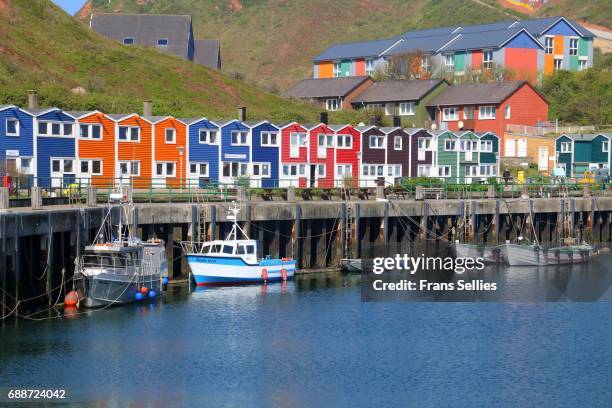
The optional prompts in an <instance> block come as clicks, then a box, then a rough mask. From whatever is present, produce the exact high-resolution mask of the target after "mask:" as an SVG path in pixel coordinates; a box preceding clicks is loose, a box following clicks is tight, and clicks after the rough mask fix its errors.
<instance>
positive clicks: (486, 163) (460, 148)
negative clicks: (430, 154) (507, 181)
mask: <svg viewBox="0 0 612 408" xmlns="http://www.w3.org/2000/svg"><path fill="white" fill-rule="evenodd" d="M435 138H436V141H435V144H436V158H435V162H436V170H435V171H434V174H433V176H435V177H439V178H442V179H444V180H447V181H448V182H451V183H468V184H469V183H474V182H481V181H482V182H485V181H486V180H487V179H488V178H490V177H497V176H498V175H499V138H498V137H497V135H495V134H494V133H491V132H485V133H480V134H479V133H474V132H469V131H468V132H462V133H455V132H450V131H438V132H436V133H435Z"/></svg>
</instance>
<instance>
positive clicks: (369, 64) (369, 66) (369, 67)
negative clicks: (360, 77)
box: [365, 59, 374, 75]
mask: <svg viewBox="0 0 612 408" xmlns="http://www.w3.org/2000/svg"><path fill="white" fill-rule="evenodd" d="M373 73H374V60H371V59H367V60H366V61H365V74H366V75H372V74H373Z"/></svg>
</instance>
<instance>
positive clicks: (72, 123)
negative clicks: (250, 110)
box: [0, 105, 500, 188]
mask: <svg viewBox="0 0 612 408" xmlns="http://www.w3.org/2000/svg"><path fill="white" fill-rule="evenodd" d="M145 110H147V107H145ZM447 139H448V141H447ZM0 141H1V145H2V148H1V150H0V160H1V162H2V163H3V164H4V169H5V173H6V174H10V175H23V176H30V177H31V178H33V179H34V182H35V183H36V184H38V185H40V186H50V187H59V186H62V185H66V184H67V183H68V184H69V183H71V182H72V181H73V180H76V179H78V180H79V182H81V183H92V184H96V185H109V184H110V183H116V182H118V181H125V182H128V181H130V182H134V184H135V185H137V186H142V187H144V186H149V185H150V184H151V183H153V184H154V185H155V186H156V187H160V188H163V187H170V186H172V187H178V186H180V185H181V184H182V183H183V182H184V183H185V184H187V183H189V184H191V185H201V184H204V183H211V182H212V183H216V182H220V183H234V182H235V181H236V179H238V178H241V177H248V178H249V179H250V180H251V185H253V186H261V187H277V186H280V187H283V186H288V185H294V186H300V187H314V186H316V187H322V188H329V187H335V186H338V185H340V184H341V183H344V182H345V181H346V179H347V178H350V179H351V180H352V182H353V183H354V185H357V184H358V185H361V186H373V185H375V184H376V182H377V181H378V180H379V179H381V178H384V179H385V181H386V182H387V183H393V182H397V181H398V180H399V179H401V178H402V177H416V176H425V177H430V176H431V177H442V178H447V179H449V180H452V181H460V182H464V181H465V182H470V181H473V180H475V179H477V178H486V177H488V176H494V175H496V174H498V170H499V165H498V161H499V160H498V158H499V154H498V152H499V146H500V143H499V138H498V137H497V136H496V135H495V134H494V133H492V132H485V133H476V132H471V131H465V132H451V131H444V130H441V131H427V130H424V129H422V128H407V129H405V128H401V127H377V126H351V125H348V124H345V125H329V124H327V123H317V124H300V123H297V122H291V123H284V124H274V123H271V122H269V121H265V120H264V121H246V120H239V119H233V120H224V121H218V120H209V119H206V118H197V119H181V118H175V117H172V116H152V115H139V114H136V113H132V114H106V113H103V112H100V111H90V112H75V111H63V110H61V109H58V108H49V109H22V108H19V107H17V106H13V105H5V106H0ZM485 165H486V166H487V167H482V166H485ZM441 166H442V167H441Z"/></svg>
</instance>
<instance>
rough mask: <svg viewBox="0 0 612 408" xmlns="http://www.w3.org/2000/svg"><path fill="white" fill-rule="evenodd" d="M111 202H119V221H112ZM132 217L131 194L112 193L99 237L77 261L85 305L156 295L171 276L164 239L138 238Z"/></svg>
mask: <svg viewBox="0 0 612 408" xmlns="http://www.w3.org/2000/svg"><path fill="white" fill-rule="evenodd" d="M111 204H119V210H120V213H119V216H118V220H117V225H114V224H113V222H112V218H113V208H114V207H113V206H112V205H111ZM132 217H133V204H132V202H131V200H128V199H127V195H124V194H121V193H113V194H111V197H110V200H109V207H108V211H107V213H106V216H105V218H104V221H103V222H102V226H101V227H100V230H99V231H98V233H97V234H96V239H95V241H94V242H93V243H92V244H91V245H88V246H86V247H85V253H84V254H83V255H81V256H80V257H78V258H77V259H76V261H75V273H74V283H75V289H76V292H77V295H78V298H79V303H80V304H82V305H84V306H85V307H101V306H108V305H118V304H124V303H130V302H135V301H142V300H145V299H154V298H156V297H158V296H159V295H160V294H161V292H162V286H163V282H164V281H165V280H167V276H168V262H167V259H166V250H165V246H164V242H163V241H162V240H160V239H151V240H148V241H145V242H143V241H141V240H140V239H138V238H136V237H135V236H134V235H133V228H132V225H131V222H130V220H133V218H132ZM124 219H125V222H124Z"/></svg>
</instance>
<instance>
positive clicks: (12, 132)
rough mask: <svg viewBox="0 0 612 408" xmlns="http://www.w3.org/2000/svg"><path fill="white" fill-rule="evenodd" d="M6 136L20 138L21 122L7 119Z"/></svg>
mask: <svg viewBox="0 0 612 408" xmlns="http://www.w3.org/2000/svg"><path fill="white" fill-rule="evenodd" d="M6 135H7V136H19V120H17V119H7V120H6Z"/></svg>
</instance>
